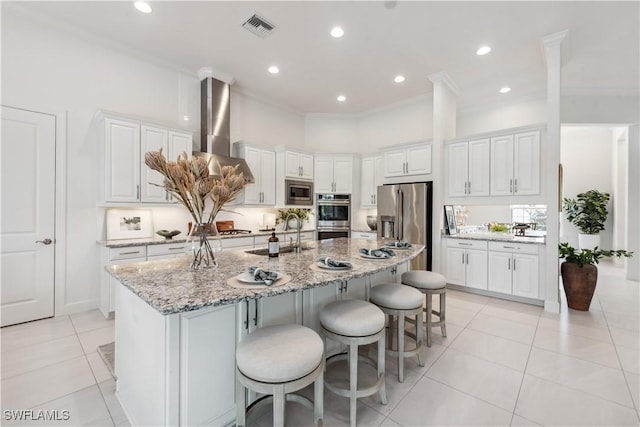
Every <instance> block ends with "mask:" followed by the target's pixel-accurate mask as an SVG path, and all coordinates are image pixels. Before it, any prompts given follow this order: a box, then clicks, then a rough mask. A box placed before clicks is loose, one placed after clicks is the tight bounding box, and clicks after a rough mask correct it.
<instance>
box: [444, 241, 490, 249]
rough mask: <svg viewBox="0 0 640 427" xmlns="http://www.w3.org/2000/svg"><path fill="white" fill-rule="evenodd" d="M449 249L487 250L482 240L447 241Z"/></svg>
mask: <svg viewBox="0 0 640 427" xmlns="http://www.w3.org/2000/svg"><path fill="white" fill-rule="evenodd" d="M447 246H448V247H450V248H464V249H485V250H486V249H487V242H485V241H482V240H463V239H447Z"/></svg>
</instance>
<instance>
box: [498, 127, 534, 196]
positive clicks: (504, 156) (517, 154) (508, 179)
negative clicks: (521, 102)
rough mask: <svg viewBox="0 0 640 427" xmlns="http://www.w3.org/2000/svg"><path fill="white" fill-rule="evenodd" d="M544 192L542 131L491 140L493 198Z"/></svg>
mask: <svg viewBox="0 0 640 427" xmlns="http://www.w3.org/2000/svg"><path fill="white" fill-rule="evenodd" d="M539 192H540V132H539V131H534V132H524V133H517V134H515V135H504V136H499V137H494V138H491V195H492V196H508V195H530V194H538V193H539Z"/></svg>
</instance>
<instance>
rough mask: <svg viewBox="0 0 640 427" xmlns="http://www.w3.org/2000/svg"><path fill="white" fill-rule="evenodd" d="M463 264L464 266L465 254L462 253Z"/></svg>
mask: <svg viewBox="0 0 640 427" xmlns="http://www.w3.org/2000/svg"><path fill="white" fill-rule="evenodd" d="M462 263H463V264H464V252H462Z"/></svg>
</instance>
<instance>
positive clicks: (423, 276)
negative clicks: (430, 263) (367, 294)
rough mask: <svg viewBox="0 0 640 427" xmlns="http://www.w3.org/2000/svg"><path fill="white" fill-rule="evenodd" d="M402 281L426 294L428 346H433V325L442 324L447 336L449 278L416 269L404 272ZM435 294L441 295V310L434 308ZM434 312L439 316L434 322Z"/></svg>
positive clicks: (441, 326)
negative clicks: (446, 316) (446, 314)
mask: <svg viewBox="0 0 640 427" xmlns="http://www.w3.org/2000/svg"><path fill="white" fill-rule="evenodd" d="M401 281H402V283H404V284H405V285H409V286H412V287H414V288H416V289H418V290H419V291H421V292H422V293H424V295H425V299H426V307H425V309H424V311H425V313H426V319H425V323H426V325H427V347H431V328H432V327H434V326H440V331H441V332H442V336H443V337H446V336H447V326H446V325H445V309H446V296H447V294H446V292H447V279H445V277H444V276H443V275H442V274H438V273H434V272H433V271H425V270H414V271H407V272H406V273H403V274H402V279H401ZM435 294H439V295H440V311H436V310H434V309H433V301H432V297H433V295H435ZM432 314H435V315H436V316H438V321H437V322H434V321H433V319H432V318H431V315H432Z"/></svg>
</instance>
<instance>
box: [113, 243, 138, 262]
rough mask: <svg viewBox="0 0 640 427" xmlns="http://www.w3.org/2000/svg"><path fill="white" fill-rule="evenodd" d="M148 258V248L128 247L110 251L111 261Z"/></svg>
mask: <svg viewBox="0 0 640 427" xmlns="http://www.w3.org/2000/svg"><path fill="white" fill-rule="evenodd" d="M146 257H147V247H146V246H127V247H125V248H110V249H109V260H110V261H115V260H117V259H128V258H146Z"/></svg>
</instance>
